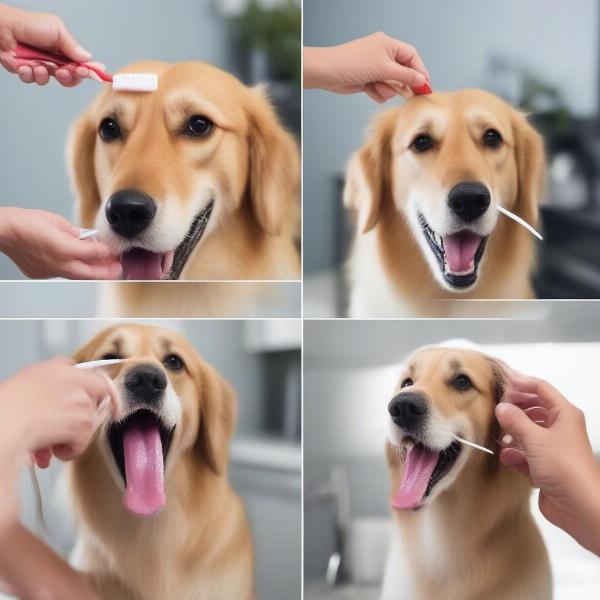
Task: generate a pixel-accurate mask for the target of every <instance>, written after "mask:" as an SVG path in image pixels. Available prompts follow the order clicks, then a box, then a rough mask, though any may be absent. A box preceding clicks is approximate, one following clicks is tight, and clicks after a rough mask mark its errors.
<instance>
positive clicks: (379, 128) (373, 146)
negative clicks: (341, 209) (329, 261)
mask: <svg viewBox="0 0 600 600" xmlns="http://www.w3.org/2000/svg"><path fill="white" fill-rule="evenodd" d="M397 115H398V109H392V110H390V111H387V112H384V113H383V114H381V115H380V116H378V117H377V119H376V120H375V122H374V124H373V127H372V130H371V134H370V136H369V139H368V140H367V142H366V143H365V144H364V145H363V147H362V148H361V149H360V150H359V151H358V152H356V153H355V154H354V155H353V156H352V158H351V159H350V162H349V163H348V168H347V170H346V185H345V187H344V204H345V206H346V207H347V208H349V209H351V210H353V211H355V213H356V214H357V218H358V228H359V231H361V232H362V233H366V232H367V231H369V230H371V229H372V228H373V227H375V225H376V224H377V221H378V219H379V215H380V214H381V207H382V205H383V202H384V199H385V198H386V197H388V198H391V197H392V173H391V169H392V160H391V156H392V149H391V144H392V135H393V133H394V127H395V124H396V118H397Z"/></svg>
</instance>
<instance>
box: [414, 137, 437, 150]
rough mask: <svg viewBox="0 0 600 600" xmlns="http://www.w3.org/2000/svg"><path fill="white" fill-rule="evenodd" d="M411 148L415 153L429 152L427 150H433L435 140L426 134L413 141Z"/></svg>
mask: <svg viewBox="0 0 600 600" xmlns="http://www.w3.org/2000/svg"><path fill="white" fill-rule="evenodd" d="M410 147H411V148H412V149H413V151H414V152H427V150H431V149H432V148H433V138H432V137H431V136H430V135H428V134H426V133H422V134H420V135H418V136H417V137H416V138H415V139H414V140H413V141H412V143H411V145H410Z"/></svg>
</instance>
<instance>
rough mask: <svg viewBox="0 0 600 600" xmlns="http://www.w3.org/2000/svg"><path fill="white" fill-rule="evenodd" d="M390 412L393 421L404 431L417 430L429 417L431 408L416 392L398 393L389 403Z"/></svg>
mask: <svg viewBox="0 0 600 600" xmlns="http://www.w3.org/2000/svg"><path fill="white" fill-rule="evenodd" d="M388 412H389V413H390V416H391V417H392V421H393V422H394V423H395V424H396V425H398V427H402V429H404V431H409V432H410V431H412V432H415V431H417V430H418V429H419V428H420V427H421V426H422V425H423V423H424V421H425V419H426V418H427V413H428V412H429V409H428V407H427V402H426V400H425V399H424V398H423V396H421V395H420V394H417V393H415V392H401V393H400V394H396V395H395V396H394V397H393V398H392V400H391V401H390V403H389V404H388Z"/></svg>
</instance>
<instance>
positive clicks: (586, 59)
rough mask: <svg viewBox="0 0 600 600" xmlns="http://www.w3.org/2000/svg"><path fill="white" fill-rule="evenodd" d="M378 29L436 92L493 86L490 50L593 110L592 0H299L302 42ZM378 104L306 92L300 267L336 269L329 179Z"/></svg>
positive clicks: (574, 106) (321, 42) (583, 109)
mask: <svg viewBox="0 0 600 600" xmlns="http://www.w3.org/2000/svg"><path fill="white" fill-rule="evenodd" d="M575 6H576V8H575ZM375 31H384V32H385V33H387V34H388V35H391V36H394V37H397V38H398V39H401V40H403V41H406V42H410V43H412V44H413V45H415V46H416V47H417V48H418V50H419V53H420V54H421V56H422V57H423V59H424V61H425V64H426V65H427V67H428V69H429V71H430V73H431V77H432V84H433V87H434V89H436V90H456V89H459V88H464V87H483V88H486V89H490V90H492V91H493V90H494V86H495V82H494V81H491V80H490V75H489V69H488V66H489V64H488V61H489V59H490V57H491V56H492V55H493V56H501V57H503V58H505V59H507V60H509V61H511V62H513V63H514V64H516V65H520V66H522V67H524V68H527V69H529V70H531V71H532V72H534V73H536V74H537V75H539V76H543V77H544V78H545V79H546V80H547V81H548V82H550V83H552V84H553V85H556V86H558V87H559V88H560V89H561V90H562V92H563V93H564V94H565V96H566V99H567V102H568V105H569V107H570V109H571V110H572V111H573V112H575V113H576V114H578V115H590V114H594V113H596V110H597V87H598V69H597V43H598V4H597V2H595V1H594V0H581V1H578V2H577V3H573V2H572V1H571V0H528V1H527V2H522V1H521V0H504V1H502V2H498V1H497V0H479V1H477V2H473V1H471V0H453V1H452V2H439V1H438V0H419V1H418V2H408V1H407V0H377V1H376V2H364V1H363V0H327V1H326V2H323V1H322V0H305V1H304V43H305V45H307V46H311V45H315V46H330V45H334V44H338V43H341V42H345V41H349V40H351V39H355V38H358V37H361V36H364V35H368V34H370V33H373V32H375ZM394 102H397V101H395V100H392V101H390V102H388V103H387V104H386V106H388V105H389V106H392V105H393V103H394ZM378 110H380V107H379V106H378V105H377V104H375V103H374V102H373V101H371V100H370V99H369V98H367V97H366V96H365V95H364V94H360V95H354V96H338V95H336V94H330V93H328V92H322V91H314V90H308V91H306V92H305V93H304V173H305V179H304V207H305V210H304V236H305V237H304V240H305V242H306V243H305V244H304V267H305V269H306V270H307V271H315V270H319V269H325V268H331V267H333V266H334V244H333V234H334V218H335V215H336V212H335V211H336V203H338V202H339V199H338V198H337V197H336V196H335V187H334V180H335V178H336V177H337V176H338V175H340V174H341V173H342V172H343V169H344V165H345V163H346V161H347V159H348V158H349V156H350V154H351V153H352V152H353V151H354V150H355V149H356V148H358V147H359V145H360V143H361V140H362V139H363V132H364V130H365V127H366V126H367V124H368V122H369V121H370V120H371V118H372V116H373V115H374V114H375V113H376V112H377V111H378Z"/></svg>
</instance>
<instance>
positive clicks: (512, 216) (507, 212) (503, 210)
mask: <svg viewBox="0 0 600 600" xmlns="http://www.w3.org/2000/svg"><path fill="white" fill-rule="evenodd" d="M496 208H497V209H498V211H499V212H501V213H502V214H503V215H506V216H507V217H508V218H509V219H512V220H513V221H516V222H517V223H518V224H519V225H522V226H523V227H525V229H527V231H529V233H533V235H535V237H536V238H538V239H539V240H542V241H543V239H544V238H543V237H542V236H541V234H539V233H538V232H537V231H536V230H535V229H534V228H533V227H532V226H531V225H530V224H529V223H528V222H527V221H524V220H523V219H521V217H518V216H517V215H515V214H513V213H511V212H510V210H506V208H504V207H503V206H496Z"/></svg>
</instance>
